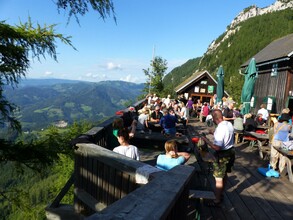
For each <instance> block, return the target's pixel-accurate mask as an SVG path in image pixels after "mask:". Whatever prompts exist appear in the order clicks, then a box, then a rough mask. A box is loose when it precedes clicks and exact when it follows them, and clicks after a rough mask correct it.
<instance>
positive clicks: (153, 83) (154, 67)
mask: <svg viewBox="0 0 293 220" xmlns="http://www.w3.org/2000/svg"><path fill="white" fill-rule="evenodd" d="M150 66H151V67H150V68H147V69H143V72H144V74H145V75H146V77H147V82H146V84H145V86H146V87H145V89H144V91H145V92H148V93H156V94H158V95H161V93H162V92H163V90H164V84H163V78H164V76H165V73H166V70H167V69H168V67H167V61H166V60H164V59H163V58H162V57H159V56H156V57H155V58H154V59H153V60H151V64H150Z"/></svg>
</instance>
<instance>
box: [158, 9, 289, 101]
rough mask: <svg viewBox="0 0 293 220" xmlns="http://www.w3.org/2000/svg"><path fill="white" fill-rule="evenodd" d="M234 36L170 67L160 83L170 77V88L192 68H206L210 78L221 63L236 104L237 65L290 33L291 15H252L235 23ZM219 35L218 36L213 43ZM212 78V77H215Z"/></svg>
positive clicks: (239, 83)
mask: <svg viewBox="0 0 293 220" xmlns="http://www.w3.org/2000/svg"><path fill="white" fill-rule="evenodd" d="M238 26H239V27H240V30H238V31H237V32H236V33H235V34H234V35H231V36H230V37H229V38H228V39H226V40H225V41H224V42H222V43H221V44H220V46H219V47H218V48H217V49H216V50H215V51H213V52H211V53H206V54H205V55H204V56H203V57H200V58H196V59H193V60H189V61H188V62H187V63H185V64H183V65H182V66H181V67H178V68H175V69H174V70H172V71H171V72H170V73H169V74H168V75H167V76H168V78H167V76H166V77H165V79H164V85H165V86H166V84H168V83H170V78H171V77H172V76H174V77H175V76H176V77H177V78H176V79H175V78H174V87H176V86H177V85H179V84H180V83H181V82H182V81H183V80H184V79H186V77H189V76H191V75H192V74H193V73H194V72H195V71H199V70H207V71H209V73H211V74H212V75H213V76H214V77H215V75H216V72H217V68H218V67H219V66H220V65H222V66H223V68H224V70H225V78H224V81H225V90H226V91H227V92H228V93H229V94H230V95H231V96H232V97H233V99H235V100H236V101H237V102H239V103H240V94H241V89H242V86H243V82H244V78H243V77H242V76H241V75H239V71H238V70H239V68H240V66H241V65H242V64H243V63H245V62H246V61H247V60H248V59H250V58H251V57H252V56H253V55H255V54H256V53H258V52H259V51H260V50H261V49H263V48H264V47H266V46H267V45H268V44H270V43H271V42H272V41H273V40H276V39H278V38H280V37H282V36H285V35H288V34H290V33H293V14H292V10H291V9H286V10H283V11H278V12H273V13H268V14H264V15H261V16H257V17H253V18H251V19H249V20H247V21H244V22H242V23H240V24H239V25H238ZM222 38H223V35H221V36H220V37H219V38H218V39H217V40H216V42H219V41H220V39H222ZM215 78H216V77H215Z"/></svg>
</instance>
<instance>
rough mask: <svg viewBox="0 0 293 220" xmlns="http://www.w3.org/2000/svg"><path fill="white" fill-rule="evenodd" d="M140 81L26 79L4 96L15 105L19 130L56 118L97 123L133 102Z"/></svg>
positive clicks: (37, 126)
mask: <svg viewBox="0 0 293 220" xmlns="http://www.w3.org/2000/svg"><path fill="white" fill-rule="evenodd" d="M143 86H144V85H143V84H135V83H130V82H124V81H118V80H117V81H101V82H98V83H93V82H84V81H75V80H73V81H71V80H62V79H61V80H59V79H53V80H48V79H44V80H42V79H33V80H30V79H26V80H25V81H24V82H21V83H20V84H19V86H18V87H17V88H14V89H12V88H6V89H5V91H4V95H5V97H6V98H7V99H8V100H11V102H12V103H14V104H15V105H17V106H18V109H19V111H18V112H16V116H17V117H18V119H19V120H20V122H21V123H22V126H23V130H31V129H42V128H44V127H47V126H49V125H51V124H53V123H55V122H57V121H66V122H68V123H73V122H74V121H80V120H88V121H91V122H98V121H99V120H102V119H104V118H107V117H110V116H113V115H114V114H115V112H116V111H117V110H120V109H124V108H126V107H127V106H128V105H130V104H132V103H134V102H135V101H137V97H138V96H139V95H140V94H141V91H142V89H143Z"/></svg>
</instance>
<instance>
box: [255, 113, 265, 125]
mask: <svg viewBox="0 0 293 220" xmlns="http://www.w3.org/2000/svg"><path fill="white" fill-rule="evenodd" d="M255 122H256V124H257V125H260V126H265V125H266V122H265V120H264V119H263V117H262V114H261V113H259V114H257V116H256V118H255Z"/></svg>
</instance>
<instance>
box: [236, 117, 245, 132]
mask: <svg viewBox="0 0 293 220" xmlns="http://www.w3.org/2000/svg"><path fill="white" fill-rule="evenodd" d="M235 116H236V118H235V120H234V131H235V132H242V131H243V129H244V126H243V118H242V115H241V114H240V113H238V114H236V115H235Z"/></svg>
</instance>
